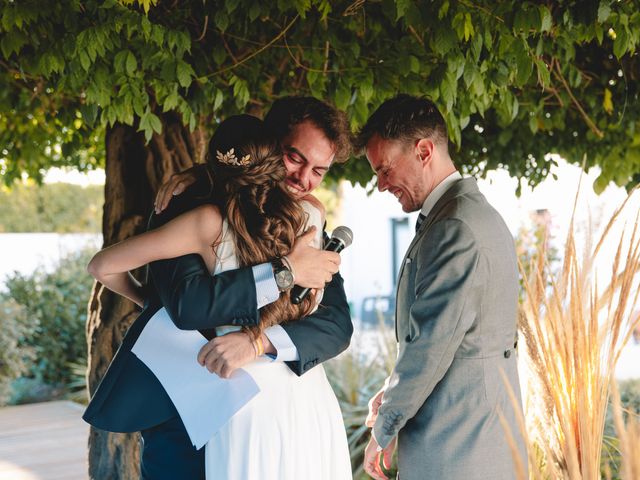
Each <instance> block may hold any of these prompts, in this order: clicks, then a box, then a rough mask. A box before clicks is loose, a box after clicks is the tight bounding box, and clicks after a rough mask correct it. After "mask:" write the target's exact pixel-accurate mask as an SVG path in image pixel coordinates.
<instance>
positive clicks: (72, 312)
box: [0, 251, 93, 385]
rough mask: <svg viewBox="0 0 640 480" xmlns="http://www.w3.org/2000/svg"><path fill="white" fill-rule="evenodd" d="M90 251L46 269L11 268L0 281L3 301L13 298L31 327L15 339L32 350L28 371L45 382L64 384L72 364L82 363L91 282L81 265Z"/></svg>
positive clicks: (76, 254) (1, 300)
mask: <svg viewBox="0 0 640 480" xmlns="http://www.w3.org/2000/svg"><path fill="white" fill-rule="evenodd" d="M91 253H92V252H89V251H81V252H79V253H74V254H71V255H69V256H67V257H65V258H63V259H62V260H60V262H59V264H58V265H57V267H56V268H55V270H54V271H52V272H51V273H46V272H43V271H41V270H36V272H35V273H33V274H30V275H22V274H19V273H14V274H13V275H10V276H9V277H7V279H6V281H5V286H6V289H7V290H8V291H7V292H6V293H3V294H1V295H0V303H1V304H2V305H7V304H8V302H10V301H11V299H13V301H15V302H16V303H17V304H18V305H20V306H21V307H22V308H23V309H24V312H25V315H26V321H27V323H28V324H29V326H30V328H31V334H30V335H28V336H25V337H24V338H23V339H22V340H21V342H20V344H21V346H22V347H27V348H31V349H32V350H33V352H34V361H33V362H32V363H31V365H30V368H29V371H28V376H30V377H33V378H35V379H38V380H41V381H43V382H45V383H47V384H50V385H59V384H67V383H68V382H69V381H70V379H71V378H72V377H73V373H72V367H71V364H73V363H85V362H86V356H87V345H86V340H85V324H86V320H87V303H88V300H89V296H90V294H91V288H92V285H93V280H92V278H91V277H90V276H89V274H88V273H87V272H86V265H87V263H88V261H89V258H90V255H91Z"/></svg>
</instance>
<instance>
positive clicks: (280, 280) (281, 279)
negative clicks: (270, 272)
mask: <svg viewBox="0 0 640 480" xmlns="http://www.w3.org/2000/svg"><path fill="white" fill-rule="evenodd" d="M276 284H277V285H278V288H280V289H281V290H287V289H289V288H291V287H292V286H293V275H292V274H291V271H290V270H288V269H286V268H284V269H282V270H280V271H279V272H278V273H276Z"/></svg>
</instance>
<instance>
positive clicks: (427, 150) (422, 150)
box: [416, 138, 436, 166]
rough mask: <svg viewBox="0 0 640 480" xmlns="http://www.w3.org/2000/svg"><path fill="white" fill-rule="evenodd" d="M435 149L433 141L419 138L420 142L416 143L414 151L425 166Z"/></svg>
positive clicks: (429, 161)
mask: <svg viewBox="0 0 640 480" xmlns="http://www.w3.org/2000/svg"><path fill="white" fill-rule="evenodd" d="M435 148H436V146H435V144H434V143H433V141H432V140H429V139H428V138H421V139H420V140H418V143H417V144H416V150H417V152H418V156H419V157H420V160H421V161H422V164H423V165H425V166H426V165H427V164H429V163H431V159H432V157H433V152H434V150H435Z"/></svg>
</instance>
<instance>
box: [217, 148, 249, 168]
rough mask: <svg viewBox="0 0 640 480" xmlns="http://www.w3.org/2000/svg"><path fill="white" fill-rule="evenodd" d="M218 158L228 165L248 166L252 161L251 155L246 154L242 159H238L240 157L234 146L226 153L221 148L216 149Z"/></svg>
mask: <svg viewBox="0 0 640 480" xmlns="http://www.w3.org/2000/svg"><path fill="white" fill-rule="evenodd" d="M216 158H217V159H218V161H219V162H220V163H224V164H226V165H235V166H238V167H246V166H247V165H249V163H250V162H251V155H245V156H244V157H242V158H241V159H240V160H238V157H236V154H235V151H234V149H233V148H232V149H231V150H229V151H228V152H227V153H224V154H223V153H222V152H221V151H220V150H216Z"/></svg>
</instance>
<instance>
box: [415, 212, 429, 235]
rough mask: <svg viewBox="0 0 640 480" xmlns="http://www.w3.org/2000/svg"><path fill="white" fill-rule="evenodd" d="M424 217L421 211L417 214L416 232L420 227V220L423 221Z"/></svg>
mask: <svg viewBox="0 0 640 480" xmlns="http://www.w3.org/2000/svg"><path fill="white" fill-rule="evenodd" d="M425 218H427V217H425V216H424V215H423V214H422V213H421V214H420V215H418V220H416V233H418V230H419V229H420V225H422V222H424V219H425Z"/></svg>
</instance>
